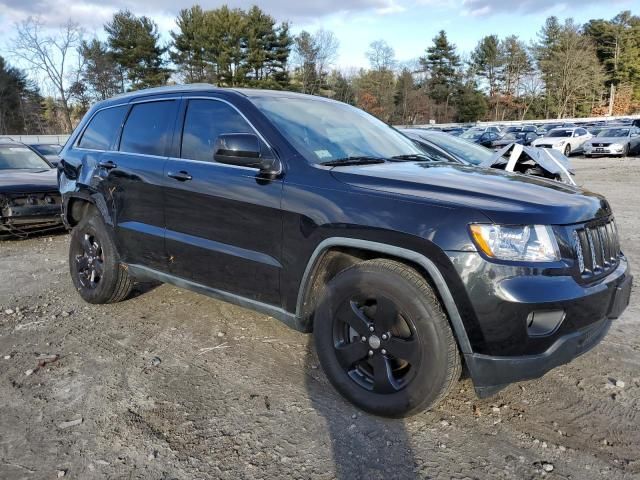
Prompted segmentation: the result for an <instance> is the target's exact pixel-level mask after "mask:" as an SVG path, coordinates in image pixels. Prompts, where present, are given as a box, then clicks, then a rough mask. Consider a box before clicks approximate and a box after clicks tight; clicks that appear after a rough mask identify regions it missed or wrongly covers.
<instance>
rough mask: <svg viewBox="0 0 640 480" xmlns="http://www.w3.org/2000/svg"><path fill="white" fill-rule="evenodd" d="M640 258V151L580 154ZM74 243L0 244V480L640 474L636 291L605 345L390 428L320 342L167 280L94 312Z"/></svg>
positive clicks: (460, 393)
mask: <svg viewBox="0 0 640 480" xmlns="http://www.w3.org/2000/svg"><path fill="white" fill-rule="evenodd" d="M574 163H575V165H576V167H577V168H576V169H577V172H578V175H577V179H578V182H579V183H580V184H582V185H584V186H586V187H587V188H589V189H591V190H594V191H597V192H601V193H604V194H605V195H607V197H608V198H609V200H610V202H611V204H612V206H613V208H614V212H615V213H616V216H617V221H618V226H619V229H620V232H621V237H622V243H623V246H624V248H625V249H626V252H627V254H628V256H629V257H630V259H631V261H632V263H633V264H635V265H638V264H640V226H639V225H638V224H637V221H638V218H639V217H638V211H640V190H639V187H638V186H639V185H640V158H626V159H597V160H585V159H580V158H577V159H575V160H574ZM67 248H68V236H67V235H58V236H53V237H48V236H47V237H40V238H32V239H29V240H24V241H7V242H2V243H0V272H1V274H0V276H1V280H0V478H1V479H4V480H10V479H22V478H25V479H49V478H59V477H64V478H74V479H93V478H99V479H103V478H129V479H135V478H144V479H188V478H189V479H190V478H215V479H218V478H220V479H234V480H235V479H241V478H252V479H253V478H256V479H258V478H264V479H273V478H286V479H298V478H299V479H307V478H308V479H332V478H338V479H358V478H362V479H375V478H384V479H390V478H393V479H395V478H407V479H411V478H438V479H439V478H455V479H462V478H538V477H541V476H546V477H547V478H567V479H568V478H573V479H600V478H603V477H606V478H617V479H627V478H640V428H638V425H639V424H640V368H639V367H640V334H639V333H638V319H639V318H640V297H639V296H638V294H637V293H638V292H637V288H635V289H634V292H633V294H632V302H631V305H630V307H629V309H628V310H627V311H626V312H625V314H624V316H623V317H622V318H620V319H619V320H617V321H616V322H615V323H614V325H613V327H612V329H611V331H610V333H609V335H608V336H607V337H606V338H605V340H604V341H603V342H602V343H601V344H600V345H599V346H598V347H596V348H595V349H594V350H592V351H591V352H589V353H588V354H587V355H584V356H582V357H580V358H578V359H577V360H575V361H574V362H573V363H571V364H570V365H567V366H564V367H561V368H558V369H556V370H554V371H552V372H550V373H549V374H547V375H546V376H545V377H544V378H542V379H540V380H536V381H531V382H526V383H522V384H517V385H512V386H510V387H509V388H507V389H505V390H504V391H502V392H500V394H498V395H496V396H495V397H493V398H490V399H486V400H478V399H477V398H476V397H475V396H474V394H473V389H472V385H471V383H470V381H469V380H464V381H461V382H460V383H459V384H458V386H457V387H456V389H455V390H454V392H453V393H452V394H451V395H450V396H449V398H448V399H447V400H445V402H443V403H442V404H441V405H440V406H439V407H438V408H437V409H436V410H435V411H432V412H425V413H422V414H419V415H417V416H414V417H411V418H409V419H406V420H386V419H381V418H377V417H374V416H370V415H367V414H364V413H362V412H360V411H358V410H357V409H356V408H355V407H353V406H352V405H350V404H349V403H347V402H345V401H344V400H342V398H341V397H340V396H339V395H338V394H337V393H335V391H334V390H333V389H332V388H331V386H330V385H329V383H328V381H327V380H326V378H325V377H324V375H323V373H322V371H321V370H320V369H319V368H318V362H317V359H316V357H315V354H314V353H313V351H312V348H311V346H310V337H309V336H306V335H303V334H300V333H297V332H295V331H292V330H289V329H287V328H286V327H285V326H284V325H282V324H280V323H279V322H278V321H276V320H274V319H272V318H269V317H266V316H264V315H259V314H256V313H253V312H251V311H248V310H245V309H242V308H239V307H235V306H231V305H228V304H225V303H222V302H218V301H215V300H212V299H209V298H207V297H204V296H199V295H196V294H193V293H189V292H186V291H183V290H179V289H177V288H174V287H171V286H168V285H161V286H157V285H143V286H142V287H141V288H140V289H139V291H138V292H136V295H135V296H134V298H131V299H130V300H127V301H125V302H122V303H120V304H117V305H110V306H94V305H87V304H85V303H83V302H82V301H81V300H80V298H79V297H78V296H77V294H76V293H75V292H74V290H73V287H72V285H71V281H70V278H69V275H68V273H67V260H66V258H67Z"/></svg>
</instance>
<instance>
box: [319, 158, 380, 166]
mask: <svg viewBox="0 0 640 480" xmlns="http://www.w3.org/2000/svg"><path fill="white" fill-rule="evenodd" d="M384 162H385V159H384V158H378V157H367V156H357V157H355V156H354V157H345V158H338V159H336V160H328V161H326V162H320V165H324V166H326V167H347V166H349V165H370V164H374V163H384Z"/></svg>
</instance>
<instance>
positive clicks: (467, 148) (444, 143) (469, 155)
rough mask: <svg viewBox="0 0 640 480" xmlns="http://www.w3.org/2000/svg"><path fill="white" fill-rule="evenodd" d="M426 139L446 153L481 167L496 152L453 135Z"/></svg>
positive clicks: (429, 136)
mask: <svg viewBox="0 0 640 480" xmlns="http://www.w3.org/2000/svg"><path fill="white" fill-rule="evenodd" d="M425 138H426V139H427V140H429V141H430V142H432V143H435V144H436V145H437V146H438V147H440V148H441V149H443V150H444V151H445V152H448V153H449V154H452V155H454V156H456V157H457V158H459V159H460V160H462V161H463V162H466V163H470V164H471V165H480V164H481V163H484V162H488V161H489V160H491V158H493V156H494V152H492V151H491V150H489V149H488V148H485V147H483V146H480V145H478V144H477V143H472V142H469V141H468V140H462V139H461V137H454V136H453V135H447V134H433V135H427V136H425Z"/></svg>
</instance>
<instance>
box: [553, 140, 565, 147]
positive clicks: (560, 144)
mask: <svg viewBox="0 0 640 480" xmlns="http://www.w3.org/2000/svg"><path fill="white" fill-rule="evenodd" d="M564 142H565V141H564V140H562V141H561V142H558V143H554V144H553V146H554V147H561V146H563V145H564Z"/></svg>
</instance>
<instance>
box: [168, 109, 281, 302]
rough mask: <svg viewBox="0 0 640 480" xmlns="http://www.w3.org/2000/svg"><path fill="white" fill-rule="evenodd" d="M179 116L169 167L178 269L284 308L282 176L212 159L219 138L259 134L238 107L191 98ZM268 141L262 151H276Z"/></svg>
mask: <svg viewBox="0 0 640 480" xmlns="http://www.w3.org/2000/svg"><path fill="white" fill-rule="evenodd" d="M180 117H181V118H183V119H184V120H183V125H182V128H179V129H178V131H179V133H178V134H177V135H179V137H178V138H177V144H178V148H177V150H178V155H177V156H176V157H173V158H169V160H168V161H167V164H166V167H165V185H166V189H165V194H166V196H165V212H166V226H167V231H166V242H167V252H168V255H169V258H170V262H171V263H170V270H171V272H172V273H173V274H174V275H176V276H178V277H181V278H184V279H187V280H189V281H192V282H195V283H198V284H201V285H204V286H207V287H211V288H215V289H218V290H223V291H226V292H230V293H233V294H237V295H240V296H242V297H247V298H250V299H253V300H257V301H260V302H263V303H269V304H272V305H278V304H279V303H280V295H279V291H280V284H279V281H280V269H281V266H282V265H281V258H280V257H281V244H282V216H281V211H280V202H281V196H282V180H281V179H279V178H278V179H272V180H267V179H264V178H261V177H259V175H258V173H259V172H258V170H257V169H253V168H247V167H239V166H233V165H226V164H221V163H217V162H215V161H214V160H213V153H214V151H213V147H214V144H215V141H216V139H217V137H218V135H220V134H224V133H254V134H258V136H259V133H258V132H257V131H256V130H255V129H254V128H253V127H252V125H251V124H250V123H249V121H248V120H247V118H246V117H245V116H244V115H243V114H242V113H241V112H240V111H239V110H238V109H237V108H236V107H234V106H233V105H232V104H231V103H229V102H227V101H226V100H224V99H221V98H217V97H207V98H185V99H184V100H183V107H182V111H181V114H180ZM261 141H262V142H263V149H266V148H269V147H268V146H267V144H266V141H264V139H262V138H261Z"/></svg>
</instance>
